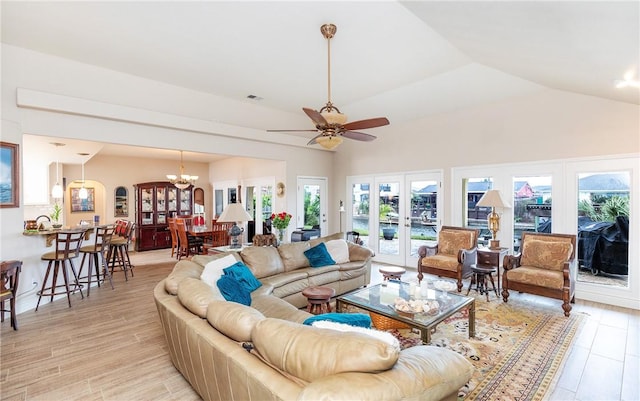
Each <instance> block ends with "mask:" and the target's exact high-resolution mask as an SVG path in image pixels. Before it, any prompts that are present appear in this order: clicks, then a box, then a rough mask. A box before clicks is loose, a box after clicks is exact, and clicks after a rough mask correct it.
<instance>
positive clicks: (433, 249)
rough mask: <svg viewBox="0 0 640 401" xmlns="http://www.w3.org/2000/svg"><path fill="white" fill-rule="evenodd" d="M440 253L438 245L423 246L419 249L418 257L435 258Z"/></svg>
mask: <svg viewBox="0 0 640 401" xmlns="http://www.w3.org/2000/svg"><path fill="white" fill-rule="evenodd" d="M436 253H438V244H435V245H422V246H420V248H418V255H419V256H420V258H424V257H425V256H433V255H435V254H436Z"/></svg>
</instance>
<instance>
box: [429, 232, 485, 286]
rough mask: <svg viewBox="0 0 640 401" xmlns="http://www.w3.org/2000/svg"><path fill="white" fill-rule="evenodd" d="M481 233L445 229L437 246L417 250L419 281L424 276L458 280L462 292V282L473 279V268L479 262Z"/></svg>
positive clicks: (439, 236)
mask: <svg viewBox="0 0 640 401" xmlns="http://www.w3.org/2000/svg"><path fill="white" fill-rule="evenodd" d="M479 232H480V230H476V229H472V228H462V227H450V226H442V229H440V233H439V234H438V243H437V244H436V245H434V246H431V245H423V246H421V247H420V248H419V249H418V255H419V256H420V259H418V282H421V281H422V277H423V273H429V274H433V275H436V276H441V277H450V278H454V279H456V280H457V281H458V292H460V291H461V290H462V279H463V278H467V277H470V276H471V265H473V264H475V263H476V260H477V253H476V249H477V247H478V234H479Z"/></svg>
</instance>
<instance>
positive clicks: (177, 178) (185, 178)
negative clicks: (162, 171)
mask: <svg viewBox="0 0 640 401" xmlns="http://www.w3.org/2000/svg"><path fill="white" fill-rule="evenodd" d="M167 179H168V180H169V181H170V182H171V183H172V184H173V185H175V186H176V188H178V189H187V188H189V186H190V185H195V183H196V180H197V179H198V176H197V175H189V174H185V173H184V164H183V163H182V151H180V175H175V174H167Z"/></svg>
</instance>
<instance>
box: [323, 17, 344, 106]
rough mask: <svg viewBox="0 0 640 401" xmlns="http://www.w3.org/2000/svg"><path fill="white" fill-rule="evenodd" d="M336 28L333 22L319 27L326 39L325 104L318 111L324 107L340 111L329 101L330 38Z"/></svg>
mask: <svg viewBox="0 0 640 401" xmlns="http://www.w3.org/2000/svg"><path fill="white" fill-rule="evenodd" d="M337 30H338V28H337V27H336V26H335V25H334V24H324V25H322V26H321V27H320V32H322V36H324V37H325V39H327V105H326V106H325V107H323V108H322V109H320V111H322V110H323V109H326V111H327V112H331V111H332V110H336V111H337V112H338V113H340V110H338V109H337V108H336V107H335V106H333V104H332V103H331V39H332V38H333V36H334V35H335V34H336V31H337Z"/></svg>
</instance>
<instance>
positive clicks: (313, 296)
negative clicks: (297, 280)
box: [302, 287, 336, 315]
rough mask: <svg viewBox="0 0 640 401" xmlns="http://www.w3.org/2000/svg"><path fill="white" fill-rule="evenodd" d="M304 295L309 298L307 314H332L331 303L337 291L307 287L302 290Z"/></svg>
mask: <svg viewBox="0 0 640 401" xmlns="http://www.w3.org/2000/svg"><path fill="white" fill-rule="evenodd" d="M302 295H304V296H305V297H307V312H309V313H313V314H314V315H319V314H322V313H329V312H331V303H330V302H331V298H332V297H334V296H335V295H336V290H334V289H333V288H330V287H307V288H305V289H304V290H302Z"/></svg>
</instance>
